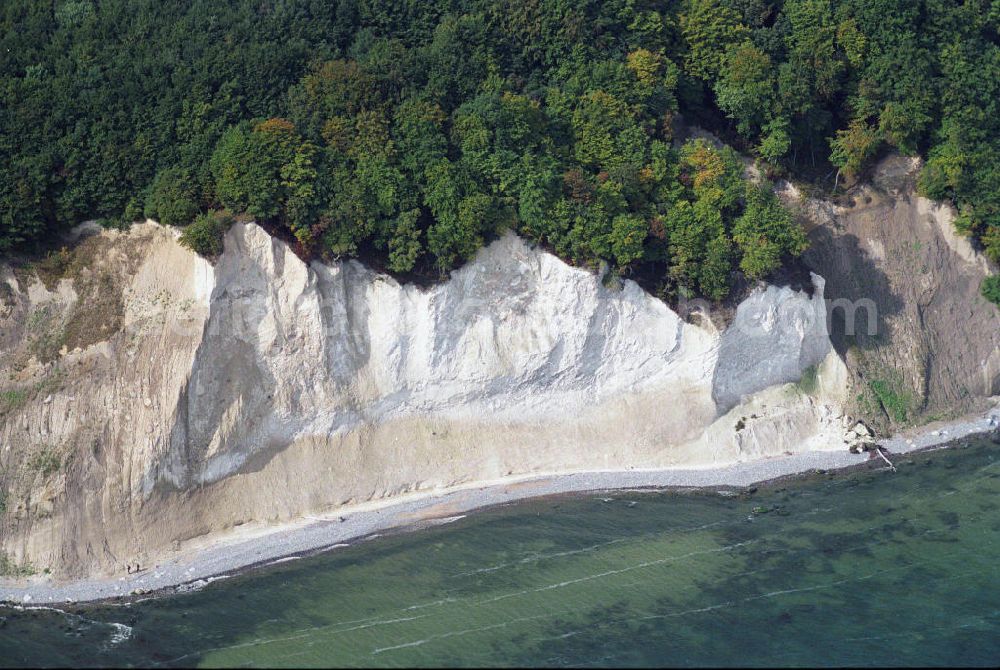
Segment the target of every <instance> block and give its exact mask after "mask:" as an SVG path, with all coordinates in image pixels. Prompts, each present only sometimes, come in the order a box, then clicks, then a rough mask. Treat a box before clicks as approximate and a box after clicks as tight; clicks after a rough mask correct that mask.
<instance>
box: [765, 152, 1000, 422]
mask: <svg viewBox="0 0 1000 670" xmlns="http://www.w3.org/2000/svg"><path fill="white" fill-rule="evenodd" d="M919 168H920V162H919V160H918V159H913V158H906V157H900V156H893V157H890V158H887V159H885V160H883V161H882V162H881V163H880V164H879V165H878V166H876V168H875V170H874V173H873V177H872V180H871V182H872V183H869V184H861V185H858V186H856V187H855V188H853V189H851V190H850V191H849V192H848V193H847V194H846V196H844V197H842V198H839V199H838V200H837V201H835V202H828V201H825V200H821V199H815V198H805V197H802V196H801V195H800V194H799V193H798V191H797V190H796V189H794V188H791V187H788V186H787V185H786V187H785V189H784V190H783V191H782V194H783V195H784V197H785V198H786V200H787V201H788V202H790V203H792V204H793V206H796V207H798V208H799V211H800V212H801V214H802V220H803V222H804V224H805V225H806V226H807V228H808V229H809V236H810V240H811V243H812V246H811V247H810V249H809V250H808V251H807V252H806V255H805V261H806V263H807V265H808V266H809V267H810V268H811V269H812V270H813V271H815V272H817V273H819V274H821V275H823V276H824V277H825V278H826V279H827V285H826V297H827V299H828V300H830V301H832V302H831V305H837V304H838V303H837V302H836V301H838V300H840V301H845V302H844V303H842V304H846V308H847V310H852V309H853V313H854V315H855V319H854V327H853V329H851V328H850V327H849V326H850V317H849V316H846V315H847V314H848V311H845V308H844V307H843V306H841V307H837V308H835V309H833V310H832V313H831V319H830V323H831V337H832V339H833V342H834V344H835V346H836V347H837V350H838V351H839V352H840V353H841V355H842V356H844V358H845V360H846V362H847V366H848V368H849V369H850V371H851V393H850V398H851V401H852V407H851V409H852V411H854V412H855V413H858V414H861V415H864V416H866V417H867V418H868V419H869V420H870V421H872V422H873V423H874V424H875V425H877V426H878V427H879V428H881V429H882V430H883V431H887V430H889V429H890V428H891V427H898V426H901V425H907V424H913V423H922V422H925V421H930V420H933V419H939V418H949V417H951V416H954V415H957V414H961V413H965V412H969V411H973V410H978V409H981V408H982V407H984V406H985V405H986V400H985V399H986V398H987V397H988V396H992V395H997V394H998V393H1000V311H998V310H997V308H996V307H995V306H993V305H991V304H990V303H989V302H987V301H986V300H985V299H984V298H983V297H982V296H981V295H980V293H979V286H980V283H981V282H982V279H983V277H985V276H986V275H987V274H988V273H989V267H988V263H987V261H986V259H985V257H983V256H982V255H981V254H979V253H977V252H976V251H975V250H974V249H973V247H972V245H971V244H970V242H969V240H968V239H966V238H964V237H961V236H960V235H958V234H957V233H956V232H955V231H954V227H953V225H952V221H953V220H954V216H955V213H954V210H953V209H952V208H951V207H949V206H946V205H942V204H939V203H935V202H933V201H930V200H927V199H926V198H923V197H920V196H919V195H917V194H916V189H915V182H916V176H917V174H918V173H919ZM869 313H871V315H872V318H869Z"/></svg>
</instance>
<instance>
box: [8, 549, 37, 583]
mask: <svg viewBox="0 0 1000 670" xmlns="http://www.w3.org/2000/svg"><path fill="white" fill-rule="evenodd" d="M33 574H35V566H33V565H32V564H31V563H17V562H15V561H14V560H13V559H11V557H10V556H8V555H7V552H5V551H0V577H30V576H31V575H33Z"/></svg>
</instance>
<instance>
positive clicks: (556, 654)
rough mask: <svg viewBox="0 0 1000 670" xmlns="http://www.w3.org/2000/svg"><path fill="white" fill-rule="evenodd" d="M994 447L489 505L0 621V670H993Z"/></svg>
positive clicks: (998, 504)
mask: <svg viewBox="0 0 1000 670" xmlns="http://www.w3.org/2000/svg"><path fill="white" fill-rule="evenodd" d="M998 463H1000V447H997V446H996V445H993V444H990V443H987V442H978V443H974V444H971V445H968V446H965V447H964V448H958V449H952V450H942V451H937V452H933V453H923V454H916V455H912V456H908V457H900V459H899V462H897V463H896V465H897V468H898V469H897V471H896V472H891V471H889V470H887V469H874V470H867V471H861V472H854V473H846V474H845V473H839V474H820V475H813V476H809V477H804V478H800V479H796V480H794V481H789V482H784V483H779V484H776V485H773V486H765V487H761V488H760V490H757V491H753V492H742V493H741V492H735V493H734V492H715V491H704V490H702V491H688V492H683V491H681V492H671V493H648V492H647V493H643V492H614V493H601V494H587V495H578V496H572V497H560V498H550V499H543V500H536V501H529V502H525V503H519V504H516V505H511V506H507V507H502V508H498V509H492V510H488V511H484V512H481V513H477V514H471V515H469V516H468V517H465V518H462V519H459V520H457V521H454V522H453V523H449V524H447V525H442V526H438V527H434V528H430V529H425V530H421V531H417V532H413V533H404V534H395V535H391V536H387V537H381V538H377V539H374V540H369V541H366V542H361V543H358V544H356V545H354V546H352V547H349V548H344V549H338V550H336V551H334V552H331V553H328V554H324V555H319V556H314V557H311V558H303V559H301V560H297V561H286V562H283V563H280V564H278V565H275V566H273V567H271V568H266V569H263V570H259V571H255V572H251V573H248V574H244V575H241V576H236V577H232V578H230V579H225V580H221V581H217V582H215V583H212V584H209V585H208V586H205V587H204V588H203V589H201V590H199V591H196V592H189V593H185V594H180V595H173V596H169V597H161V598H157V599H152V600H147V601H144V602H137V603H132V604H122V605H115V606H108V605H104V606H98V607H82V608H74V609H72V610H67V611H56V610H51V609H16V608H0V617H2V619H0V665H3V666H19V665H70V666H98V665H121V666H127V665H142V666H163V667H178V666H203V667H218V666H237V665H238V666H385V667H394V666H412V665H430V666H461V665H525V666H534V665H542V666H564V665H569V666H620V665H628V666H644V665H681V666H703V665H737V666H772V665H777V666H789V665H828V666H840V665H851V666H871V665H925V664H931V665H990V666H993V665H997V664H998V663H1000V498H998V493H1000V465H998Z"/></svg>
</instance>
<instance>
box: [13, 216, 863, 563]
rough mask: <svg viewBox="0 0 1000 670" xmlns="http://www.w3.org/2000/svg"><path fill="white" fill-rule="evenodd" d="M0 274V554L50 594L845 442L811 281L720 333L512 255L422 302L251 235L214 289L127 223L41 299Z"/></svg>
mask: <svg viewBox="0 0 1000 670" xmlns="http://www.w3.org/2000/svg"><path fill="white" fill-rule="evenodd" d="M0 273H2V274H0V285H2V286H5V287H6V288H7V290H5V291H4V292H3V294H2V296H0V297H3V307H2V308H0V309H2V311H0V333H2V338H3V339H2V341H0V375H2V377H0V379H4V380H5V381H4V387H3V389H2V390H3V393H4V395H3V396H0V444H2V447H0V464H2V474H0V486H2V490H3V491H4V493H5V501H6V502H5V507H6V511H5V512H4V513H3V515H2V537H0V542H2V550H3V551H5V552H6V553H7V555H8V556H9V557H10V559H11V560H12V561H14V562H15V563H19V562H25V561H30V562H31V563H32V564H33V565H34V566H36V567H37V568H43V567H48V568H50V569H51V570H53V571H54V572H55V573H56V574H59V575H82V574H93V573H97V572H106V571H113V570H115V569H117V568H118V566H120V565H121V564H123V563H124V562H127V561H129V560H142V561H143V562H144V563H147V564H149V563H151V562H153V561H155V560H157V559H158V558H160V557H162V556H164V555H166V554H169V553H170V552H171V551H176V550H179V549H183V548H184V547H185V546H186V543H187V542H188V541H193V542H198V541H200V540H198V539H197V538H202V539H204V538H205V537H209V536H210V534H211V533H214V532H218V531H223V530H225V529H228V528H231V527H233V526H235V525H239V524H242V523H244V522H247V521H251V520H253V521H278V520H286V519H291V518H294V517H297V516H300V515H302V514H305V513H309V512H316V511H326V510H330V509H332V508H335V507H337V506H340V505H344V504H350V503H356V502H362V501H368V500H375V499H380V498H384V497H388V496H392V495H395V494H399V493H402V492H406V491H413V490H418V489H420V490H423V489H434V488H439V487H446V486H450V485H455V484H459V483H463V482H468V481H474V480H488V479H494V478H498V477H503V476H506V475H520V474H529V473H536V472H556V471H565V470H587V469H619V468H628V467H636V468H643V467H664V466H671V465H705V466H708V465H718V464H722V463H729V462H734V461H738V460H744V459H750V458H759V457H763V456H767V455H775V454H781V453H783V452H787V451H797V450H807V449H840V448H843V446H844V444H843V439H842V437H843V432H844V430H843V429H844V426H843V423H844V419H843V417H842V416H841V412H840V409H839V406H840V403H841V401H842V399H843V396H844V387H845V383H846V379H847V373H846V371H845V370H844V368H843V364H842V363H841V362H840V359H839V358H838V357H837V356H836V354H835V353H833V352H832V349H831V347H830V342H829V338H828V336H827V327H826V312H825V309H824V307H823V281H822V279H820V278H819V277H815V279H814V281H815V284H816V290H815V291H814V295H813V296H812V297H809V296H806V295H805V294H803V293H798V292H794V291H792V290H790V289H787V288H785V289H779V288H776V287H762V288H760V289H758V290H757V291H755V292H754V293H753V294H752V295H751V296H750V297H749V298H748V299H747V300H746V301H745V302H744V303H743V304H742V305H741V306H740V307H739V309H738V310H737V314H736V317H735V319H734V321H733V324H732V325H731V326H730V327H729V328H728V329H727V330H726V331H725V332H724V333H719V332H717V331H715V329H714V328H713V327H712V326H711V324H710V321H709V320H708V319H701V322H703V323H705V324H706V325H705V326H704V327H702V326H698V325H693V324H691V323H686V322H684V321H683V320H681V319H680V318H679V317H678V316H677V315H676V314H675V313H674V312H673V311H672V310H670V309H669V308H668V307H667V306H666V305H665V304H664V303H662V302H661V301H659V300H656V299H655V298H653V297H651V296H649V295H648V294H646V293H645V292H643V291H642V290H641V289H640V288H639V287H638V286H637V285H635V284H634V283H632V282H628V281H626V282H624V287H623V288H622V289H615V290H612V289H608V288H605V287H604V286H603V285H602V284H601V282H600V280H599V278H598V277H596V276H594V275H593V274H591V273H589V272H587V271H584V270H580V269H575V268H572V267H569V266H567V265H565V264H564V263H562V262H561V261H559V260H558V259H557V258H555V257H553V256H551V255H549V254H547V253H544V252H542V251H539V250H536V249H533V248H530V247H529V246H528V245H527V244H525V243H524V242H523V241H521V240H520V239H519V238H517V237H516V236H514V235H507V236H505V237H504V238H502V239H500V240H498V241H497V242H494V243H493V244H492V245H491V246H489V247H488V248H486V249H484V250H482V251H481V252H480V254H479V256H478V257H477V258H476V259H475V261H473V262H472V263H470V264H468V265H467V266H466V267H464V268H463V269H461V270H459V271H457V272H455V273H453V275H452V277H451V279H450V280H449V281H448V282H446V283H443V284H441V285H438V286H436V287H433V288H431V289H429V290H421V289H419V288H417V287H414V286H401V285H399V284H398V283H397V282H395V281H394V280H392V279H391V278H388V277H384V276H380V275H377V274H375V273H373V272H372V271H370V270H368V269H367V268H365V267H364V266H362V265H360V264H358V263H356V262H346V263H338V264H334V265H330V266H327V265H323V264H320V263H313V264H312V265H311V266H307V265H306V264H304V263H303V262H302V261H301V260H299V259H298V258H297V257H296V256H294V255H293V254H292V253H291V252H290V251H289V249H288V248H287V247H286V246H285V245H284V244H283V243H281V242H279V241H277V240H273V239H271V238H270V237H269V236H268V235H267V234H266V233H265V232H264V231H263V230H262V229H260V228H259V227H257V226H255V225H253V224H250V225H242V224H238V225H236V226H235V227H234V228H233V229H232V230H231V231H230V233H229V234H228V236H227V239H226V250H225V253H224V254H223V256H222V257H221V258H220V259H219V260H218V262H217V263H216V264H215V265H214V267H213V266H211V265H209V264H208V263H206V262H205V261H203V260H201V259H199V258H197V257H195V256H194V255H193V254H190V253H188V252H187V251H185V250H184V249H182V248H181V247H180V246H179V245H178V244H177V243H176V241H175V236H174V234H173V233H172V232H171V231H169V230H167V229H164V228H161V227H159V226H156V225H155V224H151V223H149V224H143V225H139V226H135V227H134V228H133V229H132V231H130V232H129V233H109V232H103V233H100V234H98V235H95V236H93V237H90V238H88V239H87V240H85V241H84V242H83V243H82V244H81V245H79V246H78V247H77V248H76V250H75V251H74V252H72V254H70V256H69V257H68V258H67V259H65V262H64V263H63V264H62V265H61V266H60V267H58V268H56V269H55V270H53V269H52V268H49V269H48V270H47V271H46V272H42V273H40V274H41V276H42V277H43V278H45V279H46V283H47V285H48V287H46V285H45V284H43V283H42V282H41V281H40V280H39V278H38V276H36V274H35V273H33V272H28V271H26V270H25V269H23V268H22V269H21V270H18V271H17V272H15V271H13V270H12V269H11V268H7V267H4V268H2V269H0ZM803 371H808V372H807V377H808V384H806V383H799V384H795V383H794V382H797V381H798V380H799V379H800V378H801V377H802V375H803Z"/></svg>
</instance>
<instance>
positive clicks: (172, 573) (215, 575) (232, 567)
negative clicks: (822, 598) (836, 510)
mask: <svg viewBox="0 0 1000 670" xmlns="http://www.w3.org/2000/svg"><path fill="white" fill-rule="evenodd" d="M998 420H1000V416H998V415H997V410H995V409H994V410H993V411H991V412H987V413H985V414H983V415H976V416H975V417H966V418H964V419H958V420H954V421H951V422H938V423H935V424H928V425H927V426H922V427H920V428H917V429H912V430H910V431H904V432H903V433H900V434H897V435H895V436H893V437H891V438H887V439H883V440H879V441H878V444H879V445H880V446H881V447H883V448H884V449H885V450H886V452H887V453H888V455H889V456H892V455H903V454H907V453H912V452H917V451H924V450H929V449H934V448H939V447H944V446H948V445H950V444H952V443H955V442H957V441H958V440H961V439H963V438H969V437H973V436H981V435H983V434H986V433H989V432H990V431H992V430H994V429H995V428H996V427H997V423H998ZM869 459H870V454H869V453H861V454H852V453H850V452H849V451H848V450H847V448H846V446H845V448H844V449H843V450H842V451H810V452H803V453H799V454H793V455H790V456H780V457H776V458H768V459H760V460H753V461H744V462H738V463H733V464H729V465H725V466H720V467H711V466H709V467H702V468H692V467H688V468H685V467H676V468H664V469H649V470H602V471H586V472H573V471H566V472H552V473H537V474H531V475H520V476H515V477H505V478H501V479H496V480H487V481H476V482H470V483H468V484H463V485H460V486H456V487H451V488H447V489H438V490H429V491H420V492H414V493H410V494H405V495H403V496H394V497H392V498H388V499H382V500H377V501H369V502H366V503H361V504H358V505H352V506H350V507H343V508H338V509H337V510H335V511H334V512H331V513H329V514H324V515H320V516H305V517H302V518H299V519H296V520H293V521H291V522H287V523H283V524H279V525H264V524H247V525H246V526H244V527H237V528H235V529H232V530H230V531H228V532H227V533H226V534H225V535H216V536H214V537H208V538H204V541H203V542H202V543H200V546H199V545H198V544H196V545H195V546H191V547H189V548H188V549H187V550H186V551H183V552H182V553H181V554H180V555H178V556H176V557H174V558H171V559H169V560H167V561H164V562H163V563H161V564H159V565H157V566H155V567H153V568H148V569H146V570H144V571H142V572H141V573H139V574H135V575H122V576H118V577H98V578H92V579H81V580H74V581H68V582H53V581H52V580H51V579H46V578H44V577H34V578H27V579H21V580H12V579H0V605H23V606H36V605H38V606H42V605H47V606H51V605H57V604H62V605H66V604H69V605H75V604H85V603H86V604H99V603H101V602H120V601H131V600H135V599H138V598H148V597H155V596H159V595H170V594H174V593H184V592H188V591H193V590H197V589H200V588H202V587H203V586H205V585H207V584H209V583H211V582H213V581H217V580H219V579H226V578H228V577H231V576H234V575H237V574H242V573H244V572H247V571H250V570H254V569H257V568H261V567H266V566H268V565H274V564H279V563H283V562H287V561H292V560H296V559H298V558H303V557H306V556H311V555H315V554H317V553H321V552H325V551H330V550H333V549H335V548H338V547H343V546H350V545H353V544H356V543H358V542H363V541H365V540H368V539H374V538H375V537H378V536H379V535H384V534H387V533H389V532H410V531H414V530H419V529H421V528H425V527H427V526H429V525H438V524H441V523H448V522H450V521H455V520H457V519H459V518H461V517H463V516H465V515H466V514H468V513H471V512H474V511H481V510H485V509H488V508H491V507H495V506H498V505H506V504H511V503H514V502H520V501H525V500H529V499H537V498H543V497H549V496H556V495H565V494H583V493H592V492H602V491H628V490H636V489H647V490H669V489H710V488H718V489H723V490H726V489H733V488H745V487H748V486H751V485H760V484H767V483H770V482H775V481H777V480H781V479H785V478H788V477H795V476H802V475H806V474H809V473H811V472H815V471H817V470H819V471H831V470H849V469H853V468H856V467H858V466H863V465H864V464H866V463H869V462H870V460H869Z"/></svg>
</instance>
